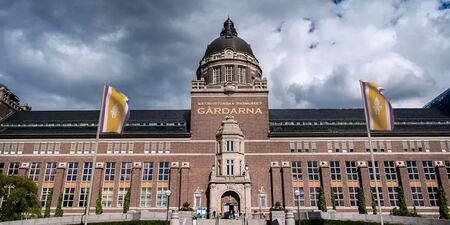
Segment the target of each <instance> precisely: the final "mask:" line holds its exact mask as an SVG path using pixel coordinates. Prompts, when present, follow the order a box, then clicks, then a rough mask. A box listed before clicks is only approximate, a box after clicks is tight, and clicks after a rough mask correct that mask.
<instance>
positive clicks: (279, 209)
mask: <svg viewBox="0 0 450 225" xmlns="http://www.w3.org/2000/svg"><path fill="white" fill-rule="evenodd" d="M270 211H284V208H283V206H281V203H280V202H275V205H274V206H272V207H271V208H270Z"/></svg>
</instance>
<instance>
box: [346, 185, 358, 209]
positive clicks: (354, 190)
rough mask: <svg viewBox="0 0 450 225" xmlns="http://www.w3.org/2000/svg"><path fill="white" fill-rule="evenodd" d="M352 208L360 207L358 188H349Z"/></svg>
mask: <svg viewBox="0 0 450 225" xmlns="http://www.w3.org/2000/svg"><path fill="white" fill-rule="evenodd" d="M348 194H349V197H350V206H358V187H349V188H348Z"/></svg>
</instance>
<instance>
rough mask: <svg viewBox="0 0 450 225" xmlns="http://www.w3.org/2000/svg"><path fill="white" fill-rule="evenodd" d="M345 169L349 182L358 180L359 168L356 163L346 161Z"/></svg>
mask: <svg viewBox="0 0 450 225" xmlns="http://www.w3.org/2000/svg"><path fill="white" fill-rule="evenodd" d="M345 169H346V172H347V180H358V167H356V162H355V161H346V162H345Z"/></svg>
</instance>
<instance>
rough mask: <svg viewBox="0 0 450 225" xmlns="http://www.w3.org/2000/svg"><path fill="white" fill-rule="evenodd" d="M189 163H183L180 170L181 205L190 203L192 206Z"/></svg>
mask: <svg viewBox="0 0 450 225" xmlns="http://www.w3.org/2000/svg"><path fill="white" fill-rule="evenodd" d="M189 169H190V165H189V162H182V163H181V169H180V205H183V203H185V202H189V203H190V204H191V206H192V204H193V202H192V201H189V199H192V198H190V196H189V193H190V187H189Z"/></svg>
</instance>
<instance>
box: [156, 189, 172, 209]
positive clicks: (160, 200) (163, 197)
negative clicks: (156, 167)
mask: <svg viewBox="0 0 450 225" xmlns="http://www.w3.org/2000/svg"><path fill="white" fill-rule="evenodd" d="M167 190H169V189H168V188H167V187H158V190H157V192H156V207H158V208H165V207H166V206H167V193H166V192H167Z"/></svg>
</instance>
